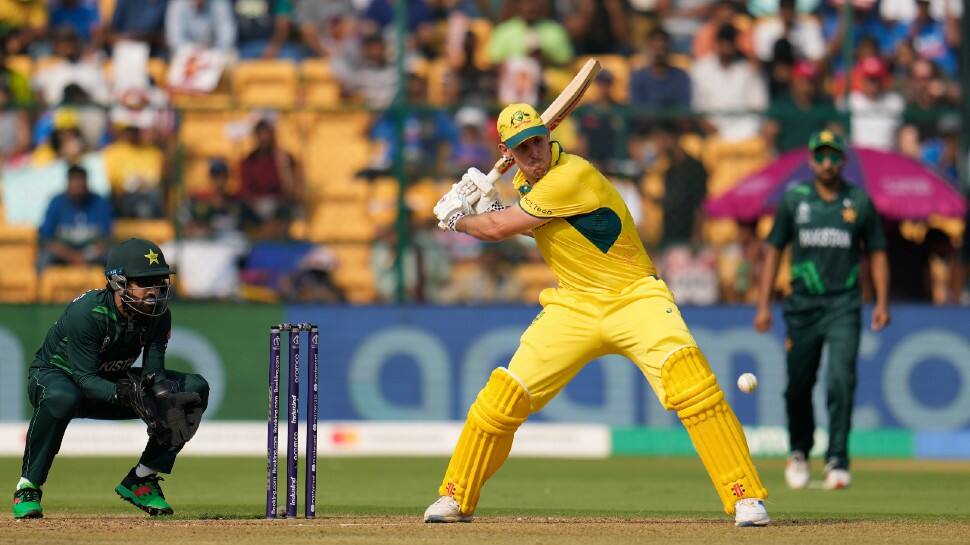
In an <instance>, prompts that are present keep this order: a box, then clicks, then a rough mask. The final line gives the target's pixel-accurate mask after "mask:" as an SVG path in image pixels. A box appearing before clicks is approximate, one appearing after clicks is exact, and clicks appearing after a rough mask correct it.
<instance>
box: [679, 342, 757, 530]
mask: <svg viewBox="0 0 970 545" xmlns="http://www.w3.org/2000/svg"><path fill="white" fill-rule="evenodd" d="M660 378H661V381H662V382H663V385H664V389H665V391H666V400H665V401H664V406H666V407H667V408H668V409H671V410H674V411H677V416H678V417H680V421H681V422H683V424H684V427H685V428H687V433H688V434H689V435H690V439H691V441H693V443H694V448H695V449H697V453H698V454H699V455H700V457H701V461H702V462H703V463H704V467H705V468H706V469H707V473H708V474H709V475H710V476H711V481H713V482H714V488H716V489H717V494H718V496H720V498H721V502H722V503H723V504H724V512H726V513H727V514H729V515H733V514H734V502H736V501H737V500H739V499H742V498H760V499H765V498H767V497H768V491H767V490H766V489H765V487H764V485H763V484H761V479H760V478H758V472H757V470H755V468H754V464H753V463H752V462H751V453H750V452H749V451H748V442H747V440H746V439H745V438H744V430H742V428H741V423H740V422H739V421H738V417H737V416H735V415H734V411H733V410H732V409H731V406H730V405H728V403H727V401H725V400H724V392H722V391H721V388H720V387H719V386H718V385H717V378H716V377H715V376H714V374H713V373H712V372H711V368H710V366H709V365H708V364H707V359H705V358H704V354H702V353H701V351H700V349H698V348H697V347H696V346H685V347H684V348H681V349H680V350H677V351H676V352H674V353H673V354H671V355H670V356H668V357H667V360H666V361H665V362H664V364H663V367H662V368H661V370H660Z"/></svg>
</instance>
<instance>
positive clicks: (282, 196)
mask: <svg viewBox="0 0 970 545" xmlns="http://www.w3.org/2000/svg"><path fill="white" fill-rule="evenodd" d="M253 134H254V135H255V137H256V148H255V149H254V150H253V151H252V152H250V153H249V155H248V156H246V158H245V159H243V161H242V163H241V164H240V166H239V175H240V178H241V180H240V191H239V197H240V199H241V200H242V202H243V203H244V204H245V205H246V206H248V207H249V208H250V209H252V211H253V213H254V214H255V216H256V218H258V219H257V225H256V226H255V227H256V229H255V230H254V231H253V232H252V233H251V236H253V237H255V238H258V239H263V240H266V239H282V238H286V237H287V236H288V233H289V223H290V220H291V219H292V216H293V208H294V206H296V203H298V202H300V201H299V194H300V174H299V166H298V165H297V163H296V160H295V159H294V158H293V156H292V155H290V154H289V153H287V152H286V150H284V149H283V148H281V147H279V146H278V145H277V143H276V130H275V128H274V127H273V124H272V123H271V122H270V121H268V120H266V119H262V120H260V121H259V122H257V123H256V126H255V127H254V129H253Z"/></svg>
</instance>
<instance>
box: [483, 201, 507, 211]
mask: <svg viewBox="0 0 970 545" xmlns="http://www.w3.org/2000/svg"><path fill="white" fill-rule="evenodd" d="M499 210H505V205H504V204H502V203H500V202H498V201H495V202H493V203H492V205H491V206H489V207H488V209H486V210H485V212H486V213H488V212H498V211H499Z"/></svg>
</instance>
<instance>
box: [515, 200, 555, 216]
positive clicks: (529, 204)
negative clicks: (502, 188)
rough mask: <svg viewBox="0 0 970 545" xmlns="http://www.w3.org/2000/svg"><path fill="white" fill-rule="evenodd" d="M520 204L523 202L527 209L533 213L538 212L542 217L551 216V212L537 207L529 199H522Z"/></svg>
mask: <svg viewBox="0 0 970 545" xmlns="http://www.w3.org/2000/svg"><path fill="white" fill-rule="evenodd" d="M522 202H524V203H525V204H526V205H528V206H529V208H531V209H532V210H533V211H535V212H538V213H540V214H542V215H544V216H551V215H552V210H546V209H545V208H543V207H541V206H539V205H537V204H536V203H535V202H533V201H532V200H531V199H529V197H522Z"/></svg>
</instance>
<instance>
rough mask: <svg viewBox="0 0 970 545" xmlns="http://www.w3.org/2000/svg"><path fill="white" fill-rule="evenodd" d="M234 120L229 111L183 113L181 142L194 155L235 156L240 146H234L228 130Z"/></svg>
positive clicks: (180, 129) (180, 128)
mask: <svg viewBox="0 0 970 545" xmlns="http://www.w3.org/2000/svg"><path fill="white" fill-rule="evenodd" d="M231 121H233V115H232V114H231V113H229V112H191V111H187V112H185V113H184V115H182V123H181V125H180V127H179V143H181V144H182V146H184V147H185V149H186V150H187V151H188V152H189V153H191V154H194V155H197V156H200V157H225V158H229V157H234V156H235V155H234V152H236V153H238V152H239V148H238V146H234V145H233V143H232V142H231V141H230V140H229V136H228V134H227V132H226V129H227V126H228V124H229V123H230V122H231Z"/></svg>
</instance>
